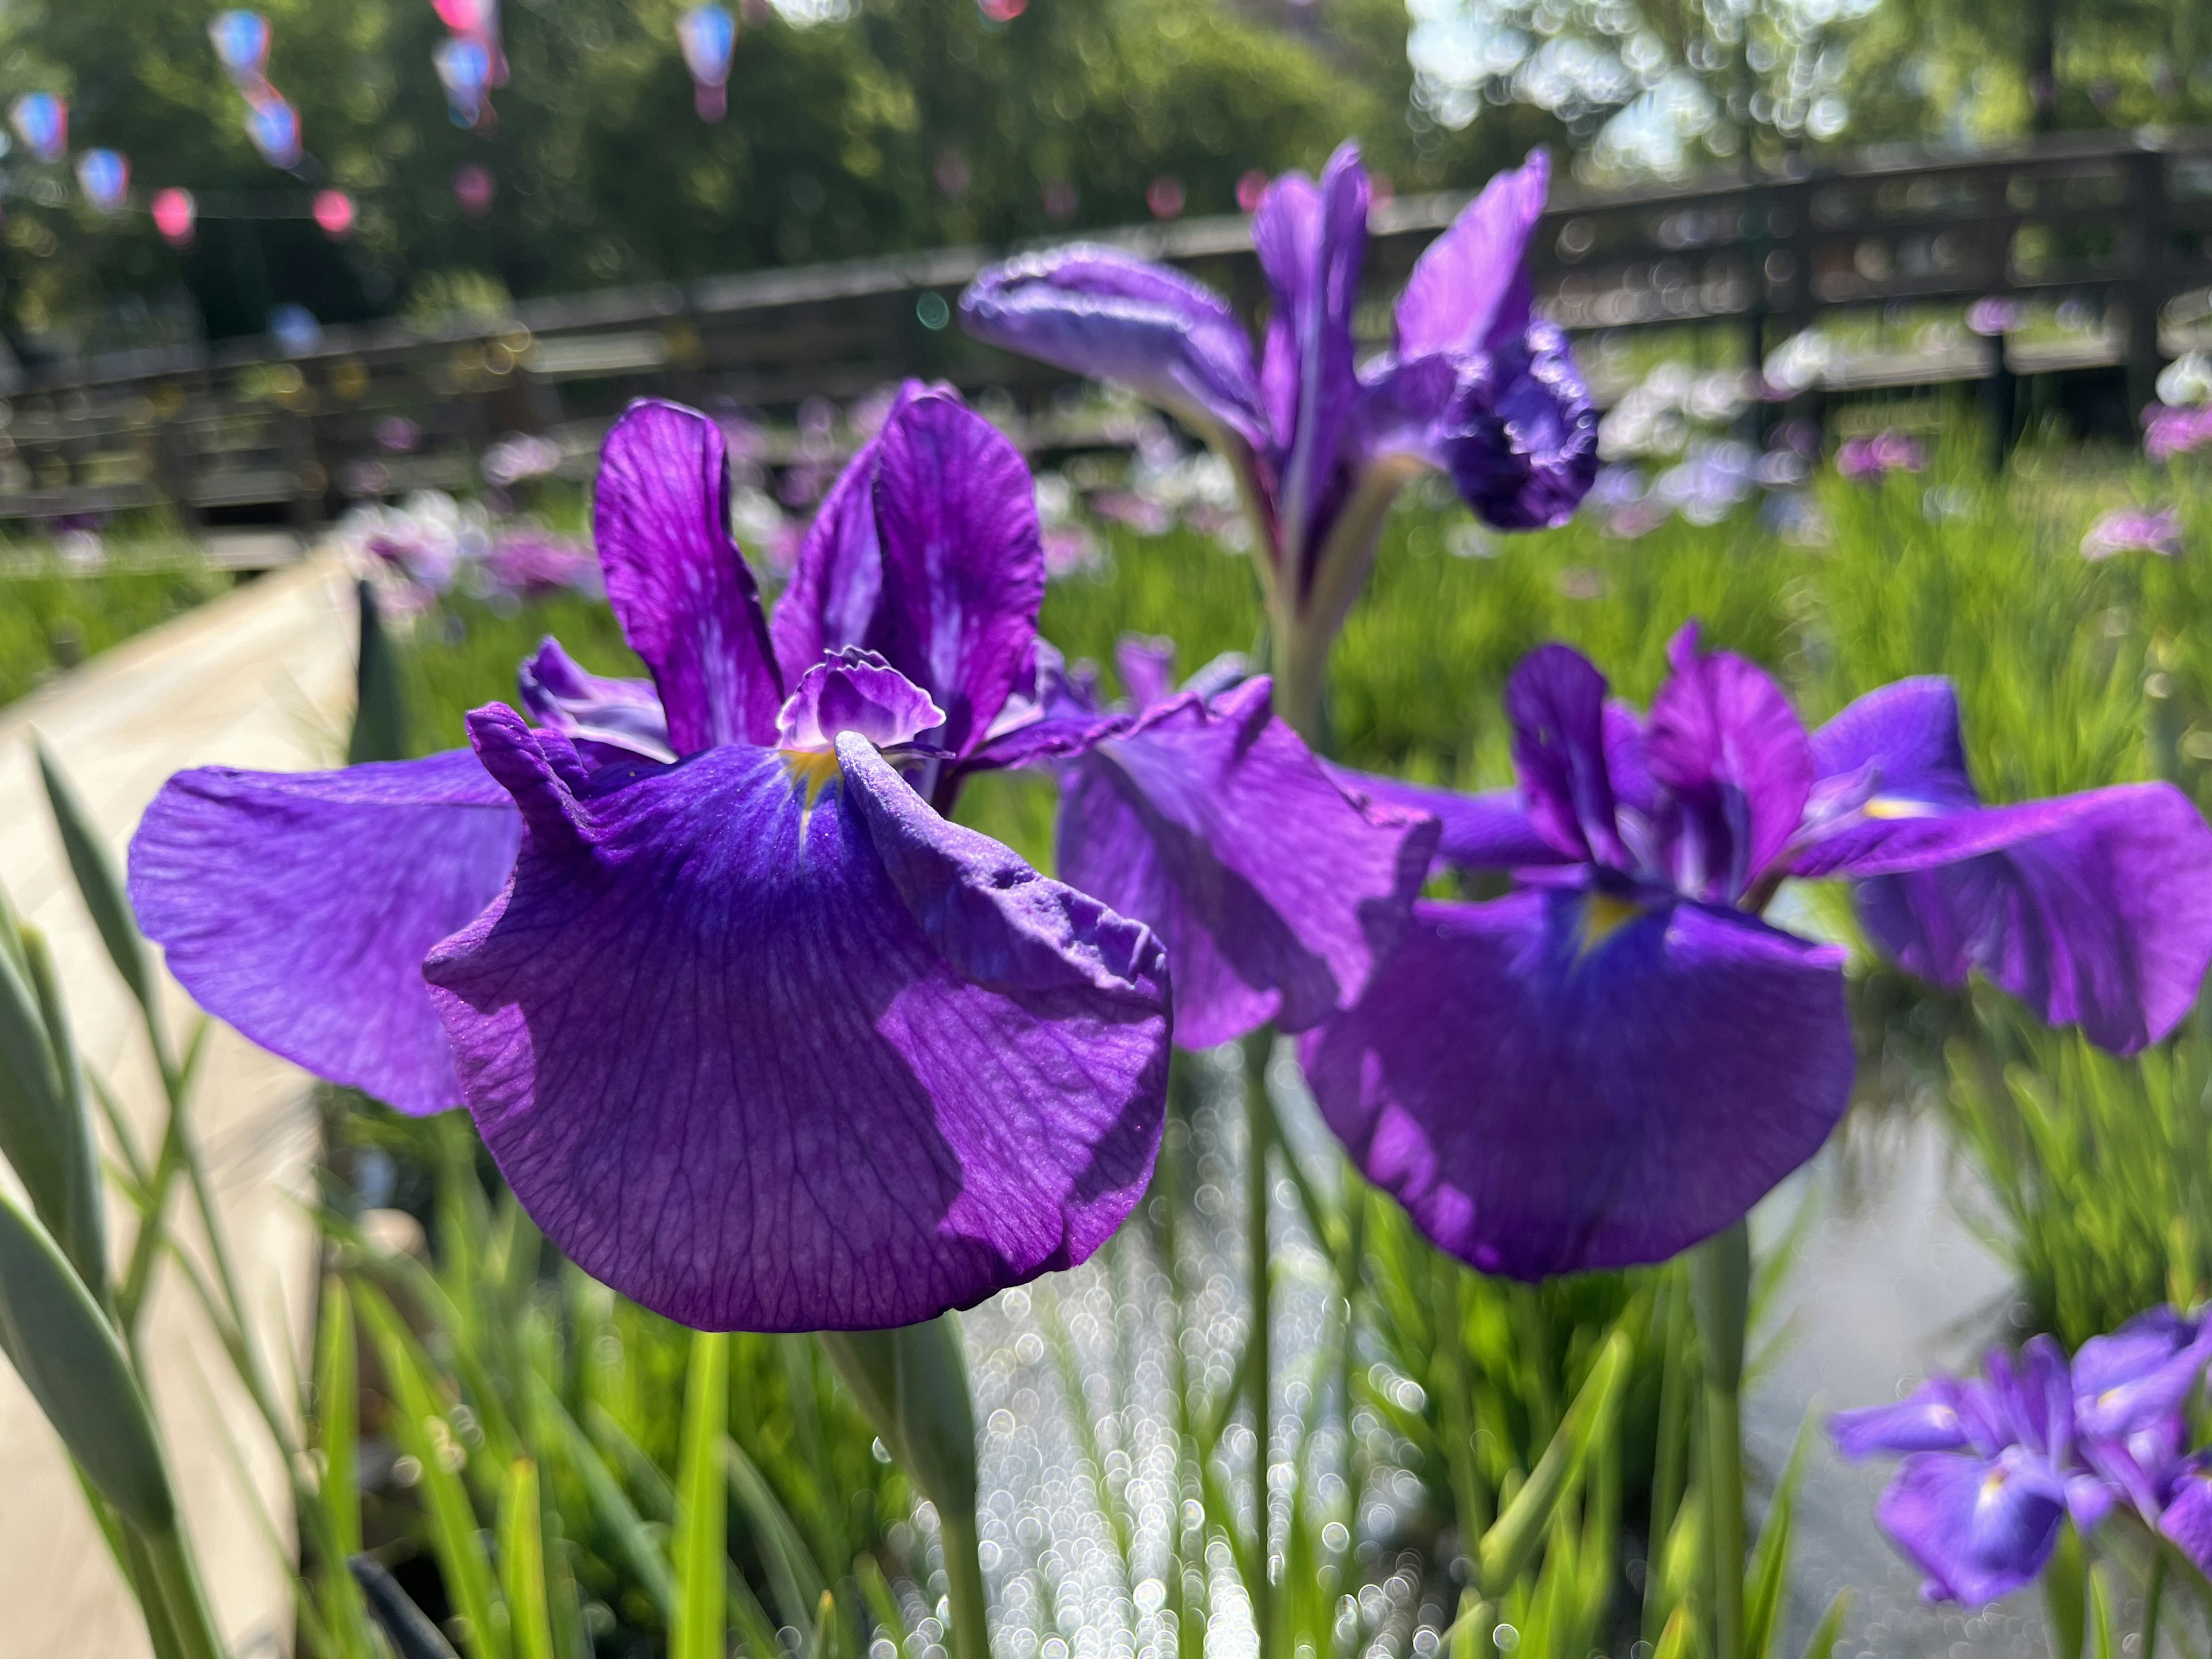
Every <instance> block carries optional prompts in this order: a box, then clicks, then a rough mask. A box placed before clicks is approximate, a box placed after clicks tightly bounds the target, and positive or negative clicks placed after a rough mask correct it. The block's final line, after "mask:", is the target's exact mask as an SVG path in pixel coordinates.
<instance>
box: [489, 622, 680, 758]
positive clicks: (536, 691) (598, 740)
mask: <svg viewBox="0 0 2212 1659" xmlns="http://www.w3.org/2000/svg"><path fill="white" fill-rule="evenodd" d="M520 681H521V685H520V690H521V693H522V706H523V708H525V709H526V710H528V711H529V714H530V718H531V719H532V720H534V721H536V722H537V723H538V725H540V726H544V727H545V728H546V729H547V730H549V731H553V732H560V733H561V734H562V736H564V737H566V738H568V739H569V740H570V741H572V742H574V743H578V744H598V745H599V747H600V748H601V749H603V750H608V751H611V753H610V754H609V755H608V756H607V758H612V757H616V756H626V757H639V758H642V759H646V760H656V761H672V760H674V759H675V758H676V751H675V750H674V749H672V748H671V747H670V745H669V742H668V716H667V714H665V713H664V712H663V711H662V709H661V707H660V696H659V693H658V692H656V691H655V690H653V682H652V681H651V680H631V679H614V678H608V677H607V676H605V675H603V674H593V673H589V672H587V671H586V670H585V669H584V668H583V667H582V665H580V664H579V663H578V662H577V661H576V659H574V658H573V657H571V656H570V655H569V654H568V653H567V652H566V651H564V650H562V648H561V642H560V641H558V640H554V639H548V640H544V641H540V642H539V644H538V653H537V654H536V655H535V656H533V657H532V658H531V659H529V660H528V661H527V662H526V663H524V664H523V665H522V671H521V674H520Z"/></svg>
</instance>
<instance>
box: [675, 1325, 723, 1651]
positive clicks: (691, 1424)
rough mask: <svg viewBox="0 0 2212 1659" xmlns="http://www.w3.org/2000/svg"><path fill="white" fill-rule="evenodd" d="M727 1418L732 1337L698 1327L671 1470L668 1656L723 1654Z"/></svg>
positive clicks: (685, 1386) (685, 1385) (692, 1345)
mask: <svg viewBox="0 0 2212 1659" xmlns="http://www.w3.org/2000/svg"><path fill="white" fill-rule="evenodd" d="M729 1420H730V1339H729V1338H728V1336H726V1334H723V1333H721V1332H719V1331H701V1332H698V1333H697V1334H695V1335H694V1336H693V1337H692V1339H691V1364H690V1375H689V1376H688V1378H687V1379H686V1381H685V1383H684V1439H683V1445H682V1449H680V1450H679V1452H678V1458H677V1471H676V1537H675V1553H676V1621H675V1624H674V1626H672V1627H671V1630H670V1631H669V1634H668V1656H669V1659H725V1656H724V1653H723V1644H724V1643H725V1642H726V1640H727V1639H728V1618H727V1611H728V1610H727V1606H726V1598H727V1595H728V1591H727V1589H726V1586H725V1585H724V1583H723V1579H724V1571H723V1563H724V1562H725V1561H726V1559H728V1553H729V1552H728V1549H727V1547H726V1528H727V1526H728V1524H729V1504H730V1500H729V1498H728V1497H727V1495H726V1493H725V1492H724V1491H723V1489H722V1468H721V1465H722V1448H723V1446H724V1444H725V1443H726V1437H727V1431H728V1428H729Z"/></svg>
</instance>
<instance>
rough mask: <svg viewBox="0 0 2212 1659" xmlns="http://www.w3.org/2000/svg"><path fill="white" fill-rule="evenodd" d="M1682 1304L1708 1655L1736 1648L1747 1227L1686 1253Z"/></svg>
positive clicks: (1727, 1656) (1733, 1658) (1727, 1654)
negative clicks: (1700, 1373) (1693, 1364)
mask: <svg viewBox="0 0 2212 1659" xmlns="http://www.w3.org/2000/svg"><path fill="white" fill-rule="evenodd" d="M1690 1305H1691V1308H1692V1311H1693V1312H1694V1313H1695V1314H1696V1316H1697V1322H1698V1340H1699V1346H1700V1347H1701V1349H1702V1350H1703V1357H1704V1360H1705V1378H1704V1392H1705V1436H1704V1439H1705V1446H1704V1452H1705V1480H1704V1481H1703V1483H1702V1485H1703V1486H1704V1492H1703V1498H1704V1502H1705V1537H1706V1539H1707V1541H1708V1553H1709V1556H1710V1558H1711V1562H1712V1574H1713V1646H1712V1651H1713V1659H1747V1656H1746V1655H1745V1653H1744V1651H1743V1567H1744V1525H1743V1411H1742V1399H1741V1395H1742V1390H1743V1349H1744V1334H1745V1327H1746V1325H1747V1323H1748V1322H1749V1318H1750V1309H1751V1230H1750V1228H1749V1226H1748V1225H1747V1224H1746V1223H1744V1222H1742V1221H1738V1222H1737V1223H1736V1224H1735V1225H1734V1226H1732V1227H1729V1229H1727V1230H1726V1231H1723V1232H1720V1233H1717V1234H1715V1235H1714V1236H1713V1237H1711V1238H1709V1239H1707V1240H1706V1241H1705V1243H1702V1244H1700V1245H1699V1246H1698V1247H1697V1248H1696V1249H1693V1250H1692V1251H1691V1252H1690Z"/></svg>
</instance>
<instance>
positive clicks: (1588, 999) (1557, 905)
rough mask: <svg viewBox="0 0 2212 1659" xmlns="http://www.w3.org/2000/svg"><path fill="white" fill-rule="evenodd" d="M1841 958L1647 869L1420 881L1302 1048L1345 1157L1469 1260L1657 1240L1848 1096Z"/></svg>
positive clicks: (1619, 1259)
mask: <svg viewBox="0 0 2212 1659" xmlns="http://www.w3.org/2000/svg"><path fill="white" fill-rule="evenodd" d="M1842 966H1843V954H1842V952H1841V951H1835V950H1832V949H1829V948H1826V947H1824V946H1819V945H1810V944H1808V943H1807V942H1805V941H1804V940H1802V939H1796V938H1793V937H1791V936H1790V934H1787V933H1779V932H1778V931H1776V930H1775V929H1773V928H1771V927H1766V926H1765V925H1764V924H1763V923H1761V922H1759V921H1755V920H1753V918H1751V917H1748V916H1746V915H1741V913H1739V912H1735V911H1729V910H1719V909H1712V908H1705V907H1704V906H1701V905H1697V904H1692V903H1686V902H1674V901H1673V900H1672V899H1671V897H1670V896H1666V895H1662V894H1659V893H1656V892H1651V891H1638V892H1634V893H1626V894H1623V893H1616V892H1613V891H1610V890H1598V889H1574V890H1550V891H1525V892H1522V893H1517V894H1515V895H1512V896H1509V897H1506V898H1504V899H1500V900H1498V901H1496V902H1492V903H1488V904H1454V903H1437V902H1429V901H1424V902H1420V903H1419V904H1417V905H1415V907H1414V910H1413V926H1412V927H1409V928H1408V929H1407V933H1406V935H1405V938H1404V939H1403V940H1402V941H1401V943H1400V945H1399V947H1398V950H1397V951H1396V952H1395V955H1393V956H1392V957H1390V959H1389V962H1388V963H1386V964H1385V965H1384V967H1383V970H1382V971H1381V972H1380V973H1379V974H1377V975H1376V976H1375V978H1374V980H1373V981H1372V982H1371V983H1370V986H1369V987H1368V992H1367V996H1366V998H1365V1000H1364V1001H1362V1002H1361V1003H1360V1004H1359V1006H1358V1007H1356V1008H1354V1009H1352V1011H1351V1012H1348V1013H1346V1014H1343V1015H1340V1016H1339V1017H1338V1018H1334V1019H1333V1020H1331V1021H1329V1022H1328V1024H1325V1025H1323V1026H1322V1027H1321V1028H1320V1029H1319V1030H1316V1031H1314V1032H1312V1033H1310V1035H1308V1036H1307V1037H1306V1038H1305V1041H1304V1045H1303V1047H1302V1049H1301V1054H1302V1056H1303V1058H1304V1064H1305V1072H1306V1078H1307V1080H1308V1081H1309V1082H1310V1084H1311V1085H1312V1086H1313V1091H1314V1097H1315V1098H1316V1101H1318V1102H1319V1103H1320V1106H1321V1109H1322V1115H1324V1116H1325V1117H1326V1118H1327V1119H1328V1124H1329V1127H1331V1128H1332V1129H1334V1131H1335V1132H1336V1133H1337V1136H1338V1138H1339V1139H1341V1140H1342V1141H1343V1142H1344V1144H1345V1146H1346V1147H1347V1148H1348V1149H1349V1150H1350V1151H1351V1153H1352V1158H1353V1160H1354V1161H1355V1162H1356V1163H1357V1164H1358V1165H1359V1166H1360V1167H1361V1169H1363V1170H1365V1171H1366V1173H1367V1176H1368V1178H1369V1179H1370V1180H1371V1181H1373V1182H1376V1184H1377V1185H1378V1186H1381V1187H1382V1188H1384V1189H1385V1190H1387V1191H1389V1192H1390V1193H1392V1194H1395V1195H1396V1197H1397V1198H1398V1200H1400V1202H1401V1203H1403V1204H1404V1205H1405V1206H1406V1207H1407V1210H1408V1211H1409V1212H1411V1213H1412V1215H1413V1219H1414V1221H1415V1223H1416V1224H1417V1225H1419V1227H1420V1228H1421V1230H1422V1231H1423V1232H1425V1233H1426V1234H1427V1235H1428V1236H1429V1237H1430V1238H1431V1239H1433V1240H1434V1241H1435V1242H1436V1243H1437V1245H1438V1246H1439V1247H1440V1248H1442V1249H1444V1250H1447V1251H1449V1253H1450V1254H1452V1255H1455V1256H1458V1257H1459V1258H1460V1259H1461V1260H1462V1261H1467V1262H1469V1263H1472V1264H1473V1265H1474V1267H1479V1268H1480V1269H1481V1270H1482V1271H1484V1272H1486V1273H1508V1274H1510V1275H1512V1276H1513V1277H1515V1278H1520V1279H1538V1278H1541V1277H1544V1276H1545V1275H1547V1274H1551V1273H1573V1272H1577V1271H1580V1270H1582V1269H1583V1268H1589V1267H1623V1266H1626V1265H1629V1264H1631V1263H1634V1262H1642V1261H1664V1260H1665V1259H1666V1258H1668V1256H1671V1255H1674V1254H1676V1253H1677V1252H1678V1251H1680V1250H1682V1249H1686V1247H1688V1246H1689V1245H1691V1244H1693V1243H1697V1242H1698V1241H1699V1239H1702V1238H1705V1237H1709V1236H1710V1235H1711V1234H1712V1233H1714V1232H1717V1231H1719V1230H1720V1229H1721V1228H1723V1227H1725V1226H1727V1225H1729V1223H1731V1222H1733V1221H1735V1220H1736V1219H1737V1218H1740V1217H1741V1216H1742V1215H1743V1214H1744V1213H1745V1212H1747V1211H1748V1210H1749V1209H1750V1208H1751V1206H1752V1205H1753V1204H1754V1203H1755V1202H1757V1201H1758V1200H1759V1198H1760V1197H1761V1196H1762V1195H1763V1194H1765V1193H1766V1191H1767V1190H1768V1189H1769V1188H1771V1187H1772V1186H1773V1185H1774V1184H1775V1183H1776V1182H1778V1181H1780V1180H1781V1179H1782V1177H1783V1176H1786V1175H1788V1174H1789V1173H1790V1171H1791V1170H1794V1169H1796V1167H1797V1166H1798V1165H1799V1164H1802V1163H1803V1162H1804V1161H1805V1160H1806V1159H1807V1158H1810V1157H1811V1156H1812V1155H1813V1154H1814V1152H1816V1151H1818V1150H1819V1149H1820V1144H1821V1142H1822V1141H1823V1140H1825V1139H1826V1138H1827V1135H1828V1132H1829V1131H1830V1130H1831V1129H1832V1127H1834V1126H1835V1123H1836V1121H1837V1120H1838V1118H1839V1117H1840V1116H1842V1115H1843V1111H1844V1106H1845V1105H1846V1104H1847V1103H1848V1102H1849V1099H1850V1083H1851V1065H1852V1051H1851V1037H1850V1022H1849V1020H1848V1018H1847V1017H1846V1014H1845V1012H1844V980H1843V972H1842Z"/></svg>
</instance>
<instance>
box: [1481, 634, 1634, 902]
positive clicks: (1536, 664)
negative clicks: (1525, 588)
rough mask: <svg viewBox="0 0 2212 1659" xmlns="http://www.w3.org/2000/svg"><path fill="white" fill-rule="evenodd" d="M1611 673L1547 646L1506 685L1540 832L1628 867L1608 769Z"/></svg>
mask: <svg viewBox="0 0 2212 1659" xmlns="http://www.w3.org/2000/svg"><path fill="white" fill-rule="evenodd" d="M1605 694H1606V684H1605V676H1604V675H1602V674H1601V673H1599V672H1598V671H1597V669H1596V667H1595V665H1593V664H1592V663H1591V662H1590V660H1589V658H1587V657H1585V656H1583V654H1582V653H1580V652H1578V651H1576V650H1573V649H1571V647H1567V646H1564V645H1546V646H1540V647H1537V648H1536V649H1535V650H1534V651H1531V652H1530V653H1528V655H1527V656H1525V657H1523V658H1522V659H1521V660H1520V662H1519V663H1518V664H1517V665H1516V666H1515V668H1514V670H1513V673H1512V677H1511V678H1510V679H1508V680H1507V681H1506V683H1505V715H1506V718H1507V719H1508V720H1511V721H1512V722H1513V764H1514V768H1515V769H1516V771H1517V772H1518V773H1519V774H1520V777H1521V793H1522V798H1523V799H1525V800H1526V801H1527V802H1528V818H1529V821H1530V822H1531V823H1534V825H1535V826H1536V830H1537V833H1538V834H1540V835H1541V836H1543V837H1544V838H1545V839H1546V840H1547V841H1548V842H1551V843H1552V844H1553V846H1554V847H1557V848H1559V850H1560V851H1561V852H1563V853H1566V854H1570V855H1571V856H1573V857H1574V858H1577V859H1589V860H1594V861H1595V862H1597V863H1601V864H1609V865H1613V866H1616V867H1626V865H1627V863H1628V852H1627V848H1626V847H1625V846H1624V845H1623V844H1622V842H1621V839H1620V825H1619V822H1618V819H1617V816H1616V813H1615V803H1614V799H1613V779H1612V775H1611V769H1610V768H1609V766H1608V764H1607V750H1608V747H1609V744H1608V742H1607V738H1608V735H1609V732H1608V723H1607V713H1606V699H1605Z"/></svg>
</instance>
